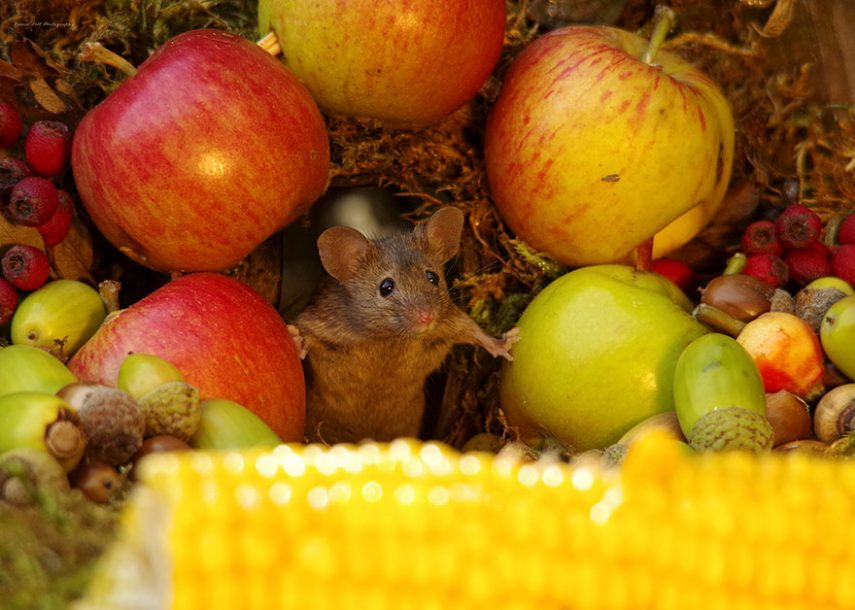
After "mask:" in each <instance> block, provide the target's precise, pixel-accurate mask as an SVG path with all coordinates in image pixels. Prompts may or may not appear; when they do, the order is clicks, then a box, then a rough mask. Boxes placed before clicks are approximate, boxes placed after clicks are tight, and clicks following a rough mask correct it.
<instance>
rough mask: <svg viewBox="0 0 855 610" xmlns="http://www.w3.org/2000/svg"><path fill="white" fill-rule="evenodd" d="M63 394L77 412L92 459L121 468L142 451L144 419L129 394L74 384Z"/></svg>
mask: <svg viewBox="0 0 855 610" xmlns="http://www.w3.org/2000/svg"><path fill="white" fill-rule="evenodd" d="M60 392H61V393H64V394H65V395H66V396H68V398H67V400H68V401H69V404H71V405H72V406H73V407H75V408H76V409H77V414H78V416H79V417H80V422H81V424H82V427H83V430H84V432H85V433H86V436H88V437H89V451H90V454H91V455H92V456H93V457H95V458H96V459H98V460H102V461H104V462H107V463H109V464H113V465H120V464H124V463H126V462H128V460H130V459H131V456H132V455H133V454H134V453H136V451H137V449H139V448H140V445H141V444H142V441H143V433H144V432H145V420H144V419H143V415H142V411H141V410H140V407H139V405H138V404H137V402H136V401H135V400H134V399H133V398H132V397H131V395H130V394H128V393H127V392H123V391H122V390H117V389H116V388H111V387H108V386H104V385H99V384H72V385H70V386H67V387H65V388H63V389H62V390H61V391H60Z"/></svg>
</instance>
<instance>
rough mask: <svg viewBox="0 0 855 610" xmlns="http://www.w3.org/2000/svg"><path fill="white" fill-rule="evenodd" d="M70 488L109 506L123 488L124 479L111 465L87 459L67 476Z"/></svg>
mask: <svg viewBox="0 0 855 610" xmlns="http://www.w3.org/2000/svg"><path fill="white" fill-rule="evenodd" d="M69 481H70V483H71V486H72V487H73V488H75V489H79V490H80V491H82V492H83V495H85V496H86V497H87V498H89V499H90V500H92V501H93V502H97V503H98V504H109V502H110V501H111V500H112V499H113V498H115V497H116V495H117V494H118V493H119V492H120V491H121V490H122V489H123V487H124V486H125V478H124V477H123V476H122V474H121V473H120V472H119V470H118V469H117V468H116V467H115V466H113V465H112V464H108V463H107V462H102V461H101V460H97V459H93V458H87V459H86V460H85V461H83V462H82V463H81V464H80V465H79V466H78V467H77V468H75V469H74V471H73V472H72V473H71V474H70V475H69Z"/></svg>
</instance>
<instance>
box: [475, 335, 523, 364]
mask: <svg viewBox="0 0 855 610" xmlns="http://www.w3.org/2000/svg"><path fill="white" fill-rule="evenodd" d="M519 339H520V329H519V328H516V327H514V328H512V329H511V330H509V331H508V332H506V333H504V334H503V335H502V336H501V337H498V338H497V337H490V338H489V341H485V342H484V343H483V346H484V349H486V350H487V351H488V352H489V353H490V355H491V356H494V357H496V358H498V357H499V356H501V357H502V358H505V359H506V360H513V359H514V357H513V356H512V355H511V351H510V350H511V346H512V345H513V344H514V343H516V342H517V341H519Z"/></svg>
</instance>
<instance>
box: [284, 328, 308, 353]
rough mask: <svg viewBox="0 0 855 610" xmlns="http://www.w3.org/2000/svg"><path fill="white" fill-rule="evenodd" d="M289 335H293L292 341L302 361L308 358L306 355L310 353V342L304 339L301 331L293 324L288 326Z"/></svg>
mask: <svg viewBox="0 0 855 610" xmlns="http://www.w3.org/2000/svg"><path fill="white" fill-rule="evenodd" d="M288 333H289V334H290V335H291V339H292V340H293V341H294V345H295V346H296V347H297V353H298V354H299V355H300V360H304V359H305V358H306V354H307V353H309V345H308V341H306V339H305V337H303V335H302V333H301V332H300V329H299V328H297V327H296V326H294V325H293V324H288Z"/></svg>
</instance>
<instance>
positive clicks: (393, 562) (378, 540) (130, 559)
mask: <svg viewBox="0 0 855 610" xmlns="http://www.w3.org/2000/svg"><path fill="white" fill-rule="evenodd" d="M161 458H162V459H161ZM147 462H148V460H147ZM853 472H855V468H853V466H852V465H851V464H850V463H848V462H845V461H834V460H829V459H823V458H820V457H817V456H807V455H797V454H792V455H790V454H786V455H785V454H767V455H761V456H755V455H751V454H747V453H739V452H732V453H726V454H702V455H695V456H692V455H686V454H684V453H682V452H680V451H678V450H677V448H676V447H675V446H674V444H673V442H671V441H670V440H665V441H663V440H662V439H656V438H655V437H654V438H651V439H650V440H647V441H643V442H641V443H639V444H637V445H636V446H634V448H633V450H632V451H631V452H630V454H629V456H628V457H627V460H626V461H625V463H624V465H623V466H622V467H621V468H619V469H607V468H605V467H602V466H600V465H599V464H597V463H593V462H590V461H586V462H585V463H584V464H570V465H568V464H560V463H555V462H550V463H546V462H543V463H541V462H538V463H525V462H522V461H521V460H520V459H518V458H512V457H508V456H498V457H497V456H490V455H487V454H468V455H460V454H457V453H455V452H453V451H452V450H450V449H449V448H448V447H445V446H443V445H441V444H439V443H418V442H416V441H413V440H399V441H395V442H393V443H390V444H387V445H382V444H374V443H366V444H363V445H359V446H356V445H337V446H335V447H332V448H326V447H322V446H318V445H311V446H299V445H282V446H280V447H277V448H275V449H273V450H264V449H248V450H245V451H242V452H225V453H216V452H207V453H206V452H189V453H187V454H186V455H178V454H175V455H171V456H153V458H152V460H151V463H150V464H149V463H147V464H146V467H145V468H144V469H143V473H142V483H141V485H140V486H139V488H138V489H137V490H136V491H135V495H134V499H133V501H132V502H131V503H130V504H129V506H128V509H127V511H126V515H124V516H123V520H122V535H121V536H120V540H119V543H118V544H117V545H116V546H115V547H114V548H113V549H112V550H111V552H110V553H108V554H107V556H106V557H105V558H104V560H103V563H102V568H101V571H100V572H99V574H100V579H99V582H98V585H97V586H93V587H92V589H91V591H90V594H89V595H88V596H87V598H86V599H85V600H83V601H82V602H81V604H79V606H78V608H79V610H102V609H106V608H110V609H114V610H125V609H126V608H131V607H133V606H132V605H130V604H128V603H124V605H123V601H122V600H125V601H127V600H131V599H133V597H134V596H133V592H134V587H136V588H137V589H139V590H143V589H145V588H146V587H145V585H146V584H148V585H149V589H152V591H149V592H148V593H147V594H148V595H150V596H153V597H154V598H158V599H161V598H162V599H163V600H167V602H166V603H164V604H163V605H162V606H160V607H157V608H156V610H184V609H187V610H197V609H199V608H205V609H206V610H211V609H216V608H229V609H230V610H231V609H243V608H246V609H249V610H255V609H258V610H278V609H282V610H288V609H292V608H293V609H295V610H297V609H300V610H303V609H305V608H312V609H317V610H323V609H325V608H336V609H337V610H348V609H351V608H353V609H359V610H363V609H365V610H367V609H374V610H386V609H392V608H394V609H395V610H406V609H408V608H411V609H413V610H415V609H416V608H418V609H419V610H440V609H442V610H469V609H475V608H485V607H501V608H518V609H522V608H533V607H537V608H540V609H542V610H559V609H568V608H572V609H574V610H605V609H627V610H629V609H635V608H648V609H651V610H668V609H675V610H677V609H679V610H685V609H691V608H704V609H705V610H717V609H719V608H721V609H722V610H724V609H728V610H747V609H749V608H763V609H764V610H773V609H776V608H781V609H784V608H789V609H793V610H801V609H805V610H807V609H809V608H824V609H828V610H837V609H842V608H851V607H855V556H853V551H851V550H850V547H851V544H850V543H849V539H848V534H849V530H850V523H851V521H852V519H853V517H855V493H853V492H855V474H853ZM111 562H112V563H111ZM129 565H130V566H169V567H168V568H166V569H165V570H161V571H160V572H158V571H157V570H154V569H151V570H150V572H151V575H149V574H148V572H146V571H145V570H143V571H140V570H138V569H128V568H127V566H129ZM158 573H161V574H162V576H157V574H158ZM110 578H113V579H114V580H112V581H111V580H110ZM146 578H148V579H149V580H150V581H151V582H147V581H146ZM161 581H163V582H161ZM157 587H165V588H166V590H164V591H163V592H162V593H163V594H162V595H160V590H159V589H157ZM152 607H153V608H154V606H152ZM78 608H75V610H78Z"/></svg>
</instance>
